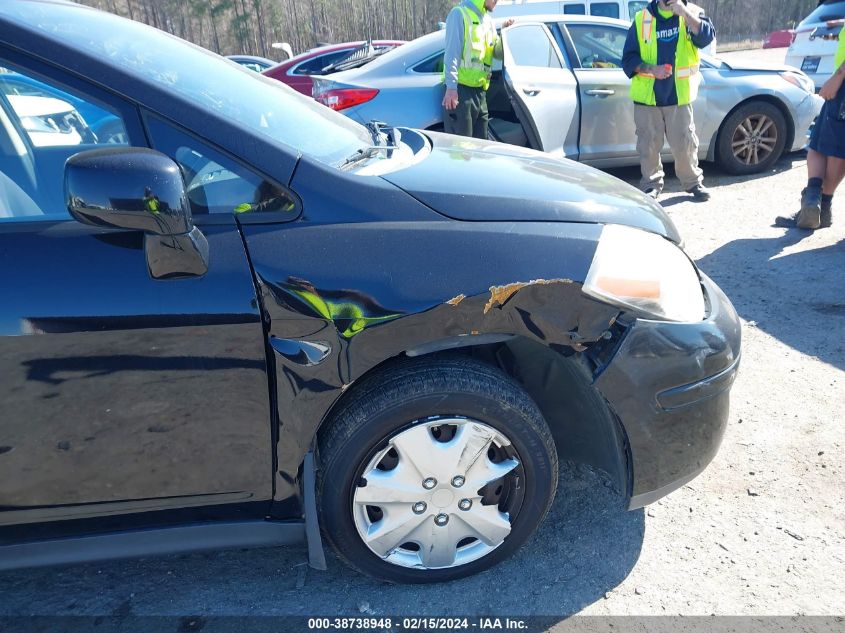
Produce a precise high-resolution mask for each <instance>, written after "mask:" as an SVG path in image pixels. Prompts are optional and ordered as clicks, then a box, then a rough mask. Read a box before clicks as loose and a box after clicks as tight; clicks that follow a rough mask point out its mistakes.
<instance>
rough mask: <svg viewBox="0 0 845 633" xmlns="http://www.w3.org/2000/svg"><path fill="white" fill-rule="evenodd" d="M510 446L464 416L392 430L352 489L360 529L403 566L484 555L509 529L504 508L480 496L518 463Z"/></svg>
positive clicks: (442, 564) (446, 563)
mask: <svg viewBox="0 0 845 633" xmlns="http://www.w3.org/2000/svg"><path fill="white" fill-rule="evenodd" d="M445 438H448V439H445ZM510 446H511V443H510V440H508V438H507V437H505V436H504V435H503V434H502V433H500V432H499V431H497V430H496V429H494V428H492V427H490V426H488V425H486V424H483V423H481V422H477V421H475V420H470V419H466V418H438V419H435V420H431V419H429V420H428V421H426V422H423V423H420V424H417V425H416V426H413V427H411V428H409V429H406V430H404V431H402V432H400V433H398V434H397V435H395V436H394V437H392V438H391V439H390V440H389V442H388V444H387V446H386V447H385V448H384V449H382V450H380V451H379V452H378V453H377V454H376V455H375V456H374V457H373V458H372V459H371V460H370V462H369V463H368V464H367V466H366V468H364V471H363V473H362V475H361V478H360V480H359V485H358V486H357V487H356V488H355V493H354V495H353V503H352V514H353V519H354V521H355V527H356V528H357V529H358V534H360V536H361V538H362V539H363V541H364V543H365V544H366V545H367V547H369V548H370V550H371V551H372V552H373V553H375V554H376V555H377V556H379V557H380V558H382V559H384V560H386V561H387V562H390V563H393V564H395V565H400V566H402V567H417V568H425V569H436V568H446V567H456V566H458V565H464V564H466V563H469V562H471V561H473V560H477V559H479V558H481V557H483V556H485V555H486V554H488V553H490V552H491V551H492V550H494V549H495V548H497V547H498V546H499V545H501V544H502V542H503V541H504V540H505V537H507V535H508V534H510V531H511V523H510V516H509V514H508V513H507V512H503V511H501V510H500V509H499V505H498V504H497V503H489V502H488V503H483V502H482V499H485V494H489V491H490V490H491V489H493V490H496V492H497V493H498V491H499V490H500V489H501V486H499V485H498V484H497V482H498V481H499V480H501V479H503V478H504V477H505V475H507V474H508V473H510V472H511V471H512V470H514V469H515V468H517V467H518V466H519V461H518V459H517V458H516V457H513V455H515V452H514V451H513V450H512V449H511V448H510ZM491 457H493V459H491ZM431 481H434V482H435V484H434V486H431V487H429V486H428V485H426V484H429V485H430V482H431ZM491 484H493V485H492V486H491ZM456 488H460V492H458V490H456Z"/></svg>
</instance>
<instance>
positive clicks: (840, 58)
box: [833, 26, 845, 72]
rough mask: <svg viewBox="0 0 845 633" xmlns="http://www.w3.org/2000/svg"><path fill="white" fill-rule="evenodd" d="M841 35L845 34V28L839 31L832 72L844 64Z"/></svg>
mask: <svg viewBox="0 0 845 633" xmlns="http://www.w3.org/2000/svg"><path fill="white" fill-rule="evenodd" d="M843 34H845V26H843V27H842V30H841V31H839V46H838V47H837V49H836V57H834V58H833V59H834V61H833V72H836V71H837V70H839V67H840V66H841V65H842V64H843V63H845V37H843Z"/></svg>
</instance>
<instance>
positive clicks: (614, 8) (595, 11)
mask: <svg viewBox="0 0 845 633" xmlns="http://www.w3.org/2000/svg"><path fill="white" fill-rule="evenodd" d="M590 15H600V16H602V17H604V18H618V17H619V3H618V2H594V3H593V4H591V5H590Z"/></svg>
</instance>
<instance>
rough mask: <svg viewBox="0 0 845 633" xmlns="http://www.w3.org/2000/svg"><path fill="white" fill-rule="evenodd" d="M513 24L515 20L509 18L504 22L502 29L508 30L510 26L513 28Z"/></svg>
mask: <svg viewBox="0 0 845 633" xmlns="http://www.w3.org/2000/svg"><path fill="white" fill-rule="evenodd" d="M513 23H514V19H513V18H508V19H507V20H505V21H504V22H502V28H503V29H506V28H508V27H509V26H512V25H513Z"/></svg>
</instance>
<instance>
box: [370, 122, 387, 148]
mask: <svg viewBox="0 0 845 633" xmlns="http://www.w3.org/2000/svg"><path fill="white" fill-rule="evenodd" d="M386 127H387V123H385V122H384V121H368V122H367V130H369V132H370V136H371V137H372V139H373V145H378V146H381V145H386V144H388V143H389V142H390V136H388V135H387V134H385V133H384V132H383V131H382V130H384V128H386Z"/></svg>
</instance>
